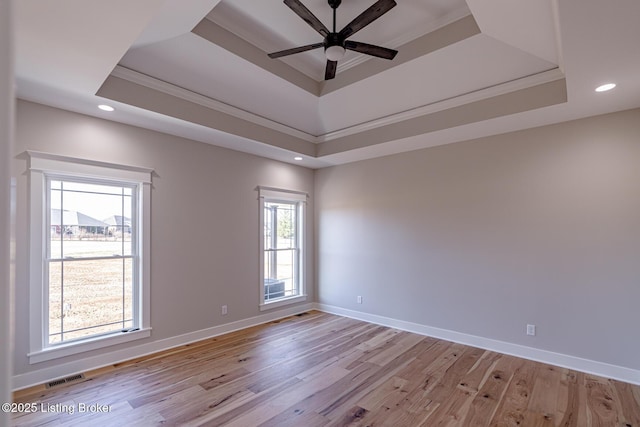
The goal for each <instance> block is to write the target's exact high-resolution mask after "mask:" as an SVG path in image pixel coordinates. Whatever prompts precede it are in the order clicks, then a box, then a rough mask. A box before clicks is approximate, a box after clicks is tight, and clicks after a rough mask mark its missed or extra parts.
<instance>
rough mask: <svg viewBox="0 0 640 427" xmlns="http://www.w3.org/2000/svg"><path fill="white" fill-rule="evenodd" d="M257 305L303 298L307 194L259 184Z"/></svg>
mask: <svg viewBox="0 0 640 427" xmlns="http://www.w3.org/2000/svg"><path fill="white" fill-rule="evenodd" d="M259 191H260V229H261V232H260V247H261V255H260V273H261V274H260V307H261V309H263V310H264V309H268V308H274V307H280V306H282V305H285V304H291V303H295V302H299V301H304V300H306V289H305V282H304V270H305V268H304V267H305V266H304V249H305V248H304V244H305V238H304V237H305V236H304V218H305V208H306V199H307V195H306V194H305V193H299V192H294V191H288V190H279V189H273V188H267V187H260V188H259Z"/></svg>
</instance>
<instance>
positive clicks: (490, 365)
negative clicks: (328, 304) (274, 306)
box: [13, 311, 640, 427]
mask: <svg viewBox="0 0 640 427" xmlns="http://www.w3.org/2000/svg"><path fill="white" fill-rule="evenodd" d="M15 398H16V402H23V403H24V402H31V403H36V404H37V405H40V406H39V407H42V408H45V409H46V408H49V409H51V411H50V412H42V411H38V412H36V413H32V414H16V416H15V418H14V419H13V421H14V423H15V424H16V425H47V426H50V425H60V424H64V425H81V426H86V425H89V426H92V425H93V426H96V427H98V426H109V425H119V426H152V425H165V426H166V425H186V426H192V425H193V426H199V425H208V426H223V425H224V426H241V427H252V426H277V427H284V426H296V427H313V426H371V427H373V426H387V425H388V426H409V427H414V426H440V425H447V426H458V425H460V426H467V425H469V426H580V427H582V426H634V427H640V387H638V386H632V385H629V384H625V383H622V382H618V381H613V380H608V379H604V378H600V377H595V376H592V375H587V374H584V373H580V372H576V371H572V370H569V369H562V368H557V367H554V366H549V365H545V364H541V363H535V362H531V361H525V360H523V359H519V358H515V357H511V356H504V355H501V354H498V353H494V352H491V351H485V350H480V349H477V348H473V347H467V346H464V345H460V344H454V343H450V342H447V341H441V340H437V339H433V338H428V337H424V336H420V335H416V334H412V333H408V332H402V331H398V330H395V329H390V328H387V327H382V326H377V325H373V324H369V323H365V322H361V321H357V320H353V319H348V318H343V317H339V316H333V315H330V314H325V313H320V312H315V311H312V312H310V313H306V314H303V315H299V316H293V317H290V318H287V319H283V320H281V321H277V322H272V323H269V324H265V325H262V326H258V327H253V328H249V329H245V330H242V331H239V332H234V333H231V334H227V335H223V336H220V337H217V338H213V339H209V340H206V341H202V342H199V343H196V344H193V345H189V346H185V347H181V348H179V349H175V350H173V351H167V352H164V353H161V354H158V355H155V356H153V357H146V358H141V359H139V360H134V361H130V362H127V363H123V364H121V365H118V366H114V367H110V368H108V369H103V370H101V371H96V372H93V373H88V374H87V378H86V379H85V380H84V381H82V380H81V381H78V382H75V383H71V384H65V385H62V386H59V387H54V388H52V389H44V387H41V388H34V389H31V390H27V391H22V392H19V393H17V394H16V396H15ZM81 404H86V405H89V404H99V405H108V408H109V410H110V412H108V413H103V414H100V413H90V412H86V413H79V410H80V406H79V405H81ZM56 405H58V406H56ZM62 405H67V406H62ZM68 408H72V409H73V410H74V411H75V412H74V413H73V414H69V413H68V412H70V410H69V409H68ZM56 410H62V411H63V413H56V412H55V411H56ZM65 411H66V412H65Z"/></svg>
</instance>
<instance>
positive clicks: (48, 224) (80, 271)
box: [29, 153, 150, 363]
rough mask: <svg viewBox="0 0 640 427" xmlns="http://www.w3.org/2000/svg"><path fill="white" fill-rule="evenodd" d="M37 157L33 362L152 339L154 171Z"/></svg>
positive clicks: (33, 166) (32, 176)
mask: <svg viewBox="0 0 640 427" xmlns="http://www.w3.org/2000/svg"><path fill="white" fill-rule="evenodd" d="M30 156H31V157H30V162H31V164H30V179H31V183H30V187H31V238H30V242H31V263H30V273H31V280H30V281H31V285H30V286H31V288H30V289H31V291H32V297H31V307H30V309H31V313H30V317H31V326H30V329H31V331H30V332H31V339H30V342H31V353H30V355H29V357H30V361H31V362H32V363H36V362H39V361H43V360H49V359H53V358H57V357H62V356H66V355H70V354H74V353H78V352H82V351H88V350H92V349H95V348H101V347H104V346H107V345H111V344H118V343H121V342H126V341H130V340H132V339H137V338H143V337H146V336H149V334H150V332H149V330H150V327H149V277H148V271H149V269H148V251H149V244H148V243H149V236H148V232H149V218H150V217H149V206H150V204H149V192H150V170H148V169H143V168H133V167H123V166H119V165H111V164H106V163H101V162H100V163H99V162H87V161H82V160H78V159H69V158H64V157H61V156H53V155H46V154H42V153H30Z"/></svg>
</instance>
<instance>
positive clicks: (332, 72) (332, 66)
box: [324, 60, 338, 80]
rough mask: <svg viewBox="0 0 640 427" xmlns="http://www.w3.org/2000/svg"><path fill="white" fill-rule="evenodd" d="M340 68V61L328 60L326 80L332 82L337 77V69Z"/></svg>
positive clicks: (325, 73) (325, 72)
mask: <svg viewBox="0 0 640 427" xmlns="http://www.w3.org/2000/svg"><path fill="white" fill-rule="evenodd" d="M337 68H338V61H329V60H327V68H326V70H325V71H324V79H325V80H331V79H332V78H334V77H335V76H336V69H337Z"/></svg>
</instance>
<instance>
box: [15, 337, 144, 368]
mask: <svg viewBox="0 0 640 427" xmlns="http://www.w3.org/2000/svg"><path fill="white" fill-rule="evenodd" d="M150 336H151V328H147V329H141V330H137V331H131V332H126V333H122V332H120V333H117V334H111V335H105V336H101V337H95V338H90V339H87V340H84V341H79V342H74V343H69V344H60V345H56V346H52V347H47V348H45V349H43V350H39V351H34V352H33V353H29V354H28V357H29V364H31V365H32V364H34V363H40V362H45V361H47V360H53V359H58V358H61V357H66V356H71V355H74V354H78V353H84V352H86V351H91V350H98V349H100V348H105V347H110V346H113V345H117V344H122V343H126V342H129V341H135V340H139V339H142V338H147V337H150Z"/></svg>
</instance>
